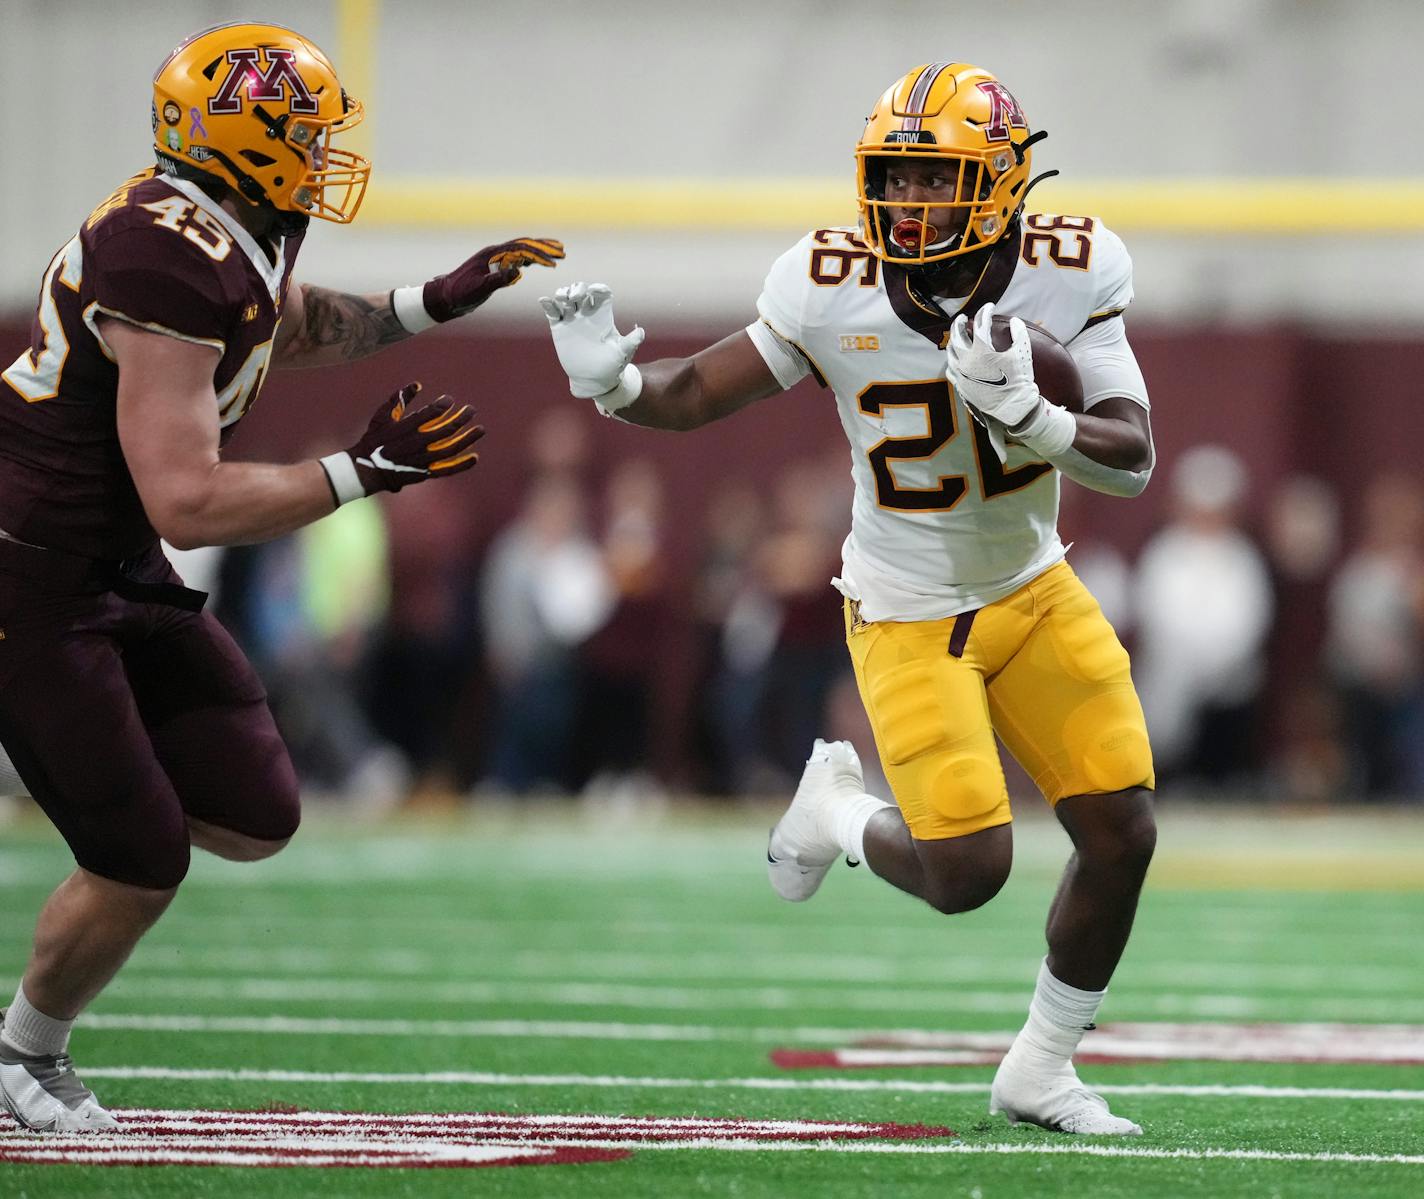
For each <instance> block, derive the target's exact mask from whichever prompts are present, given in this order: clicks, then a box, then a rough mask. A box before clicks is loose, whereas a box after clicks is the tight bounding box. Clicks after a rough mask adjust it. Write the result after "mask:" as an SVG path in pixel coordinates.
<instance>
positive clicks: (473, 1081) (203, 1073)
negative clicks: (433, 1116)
mask: <svg viewBox="0 0 1424 1199" xmlns="http://www.w3.org/2000/svg"><path fill="white" fill-rule="evenodd" d="M83 1074H84V1077H85V1078H113V1079H121V1080H139V1081H159V1082H269V1083H270V1082H289V1083H311V1084H316V1085H347V1084H353V1083H356V1084H367V1085H371V1086H473V1087H589V1088H594V1089H610V1088H611V1089H628V1090H679V1091H681V1090H693V1091H696V1090H703V1091H719V1090H740V1091H847V1092H872V1091H885V1092H903V1093H907V1094H917V1095H978V1094H987V1093H988V1091H989V1083H988V1081H987V1080H985V1081H983V1082H921V1081H918V1080H914V1079H893V1078H786V1077H776V1076H773V1077H766V1078H755V1077H754V1078H664V1077H656V1076H647V1077H638V1076H624V1075H616V1074H499V1073H491V1072H488V1071H479V1070H449V1071H437V1072H433V1073H425V1074H396V1073H383V1072H379V1071H361V1072H357V1071H345V1072H323V1071H309V1070H227V1069H203V1068H186V1067H178V1066H86V1067H84V1069H83ZM1093 1089H1094V1090H1096V1091H1100V1092H1102V1093H1103V1094H1109V1095H1167V1096H1178V1097H1182V1098H1191V1099H1226V1098H1246V1099H1361V1100H1364V1099H1378V1100H1384V1101H1386V1102H1393V1103H1424V1090H1383V1089H1369V1088H1360V1087H1267V1086H1249V1085H1243V1086H1227V1085H1215V1084H1208V1085H1199V1086H1168V1085H1165V1084H1159V1083H1119V1084H1116V1085H1113V1084H1108V1085H1101V1086H1100V1085H1097V1084H1094V1086H1093Z"/></svg>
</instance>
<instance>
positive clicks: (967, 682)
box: [846, 562, 1154, 841]
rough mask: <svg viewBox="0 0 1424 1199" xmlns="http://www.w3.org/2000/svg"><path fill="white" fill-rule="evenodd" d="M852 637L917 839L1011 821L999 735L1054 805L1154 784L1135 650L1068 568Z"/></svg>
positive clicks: (849, 619)
mask: <svg viewBox="0 0 1424 1199" xmlns="http://www.w3.org/2000/svg"><path fill="white" fill-rule="evenodd" d="M846 642H847V644H848V645H849V647H850V656H851V660H852V661H853V662H854V664H855V677H856V682H857V683H859V685H860V696H861V699H862V701H863V702H864V704H865V710H866V712H867V713H868V714H869V716H870V723H871V727H872V728H873V729H874V730H875V744H876V747H877V748H878V749H879V751H880V761H881V763H882V764H883V766H884V767H885V776H886V778H888V779H889V780H890V786H891V788H892V790H893V791H894V793H895V800H896V802H897V803H898V804H899V805H900V811H901V812H902V813H903V814H904V817H905V823H906V824H907V825H908V826H909V828H910V833H911V835H913V836H914V837H916V838H918V839H920V840H927V841H928V840H943V839H945V838H948V837H962V836H965V835H966V834H968V833H975V832H978V831H979V830H981V829H986V828H992V827H993V826H994V825H998V824H1007V823H1008V822H1009V821H1010V820H1011V819H1012V816H1011V814H1010V812H1009V795H1008V791H1007V789H1006V788H1005V785H1004V770H1003V766H1002V764H1001V763H1000V761H999V754H998V749H997V747H996V745H995V743H994V734H995V733H997V734H998V735H999V737H1000V738H1002V739H1003V742H1004V744H1005V745H1006V746H1007V747H1008V749H1009V752H1010V753H1012V754H1013V755H1014V757H1015V758H1016V759H1017V760H1018V762H1019V763H1020V764H1021V765H1022V766H1023V767H1024V769H1025V770H1026V771H1028V773H1029V775H1030V777H1031V778H1032V779H1033V781H1034V782H1035V783H1036V784H1037V785H1038V788H1039V790H1040V791H1042V792H1043V795H1044V798H1046V799H1047V800H1048V802H1049V803H1050V804H1056V803H1057V802H1058V801H1059V800H1060V799H1063V798H1064V797H1065V796H1069V795H1090V794H1102V793H1106V792H1111V791H1122V790H1125V789H1126V788H1128V787H1149V788H1150V787H1152V786H1153V784H1154V776H1153V773H1152V751H1151V748H1150V747H1149V745H1148V741H1147V725H1146V722H1145V721H1144V719H1143V716H1142V705H1141V704H1140V703H1139V702H1138V699H1137V692H1136V691H1135V690H1134V689H1133V686H1132V677H1131V674H1130V673H1129V664H1128V658H1127V651H1126V650H1124V649H1123V648H1122V644H1121V643H1120V642H1119V641H1118V639H1117V634H1115V633H1114V632H1113V629H1112V626H1111V625H1110V624H1108V622H1107V618H1106V617H1105V616H1103V612H1102V609H1101V608H1100V607H1098V602H1097V600H1095V599H1094V598H1093V597H1092V595H1091V594H1090V593H1089V592H1088V589H1087V588H1086V587H1084V586H1083V584H1082V582H1081V581H1080V580H1079V578H1078V576H1077V575H1076V574H1074V573H1073V570H1072V568H1071V567H1070V566H1069V565H1068V564H1067V563H1066V562H1059V563H1058V564H1057V565H1055V566H1051V567H1050V568H1049V569H1048V570H1046V571H1044V572H1043V573H1042V574H1041V575H1039V576H1038V577H1037V578H1035V579H1033V580H1032V581H1030V582H1029V583H1027V584H1026V585H1024V586H1023V587H1021V588H1019V590H1017V591H1015V592H1014V593H1013V594H1012V595H1009V596H1006V597H1005V598H1003V599H1001V600H998V601H996V602H995V603H992V604H989V605H988V606H987V607H984V608H980V609H979V610H977V611H975V612H966V613H963V614H961V615H959V616H951V617H948V618H947V619H945V620H925V621H909V622H898V621H881V622H878V623H874V624H866V623H863V622H861V621H860V620H858V619H857V616H856V605H855V604H854V603H850V602H848V603H847V604H846Z"/></svg>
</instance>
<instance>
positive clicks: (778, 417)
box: [0, 316, 1424, 558]
mask: <svg viewBox="0 0 1424 1199" xmlns="http://www.w3.org/2000/svg"><path fill="white" fill-rule="evenodd" d="M468 324H469V330H470V331H469V332H468V333H463V334H443V333H439V332H437V333H434V334H427V335H426V336H424V337H422V338H419V339H417V340H414V341H410V342H406V343H403V344H401V345H398V346H395V347H393V348H392V349H390V350H387V351H386V352H385V353H383V354H381V355H380V356H378V357H376V358H373V359H369V360H367V361H365V362H361V363H356V364H354V365H351V366H341V367H330V368H327V369H324V370H317V371H289V372H277V373H275V374H274V375H273V376H272V377H271V378H270V379H269V381H268V383H267V385H266V388H265V390H264V392H263V395H262V398H261V399H260V400H259V402H258V404H257V405H256V407H255V408H254V410H253V411H252V413H251V414H250V415H249V416H248V417H247V419H246V420H245V421H244V423H243V426H242V428H241V429H240V431H239V432H238V434H237V436H236V437H235V438H234V440H233V442H232V445H231V447H230V450H229V452H230V453H232V454H234V455H237V456H241V457H248V458H272V459H277V460H290V459H296V458H300V457H302V456H305V455H307V454H310V453H312V452H314V451H317V450H320V451H322V452H326V451H329V450H331V449H334V448H338V447H340V446H341V445H344V444H348V443H349V442H350V441H352V440H354V438H355V437H356V435H357V434H358V433H359V431H360V429H361V428H362V427H363V425H364V424H365V421H366V420H367V418H368V416H369V414H370V412H371V410H372V409H373V407H374V405H375V403H376V402H377V401H378V400H379V399H380V398H381V397H383V396H384V395H386V394H387V393H388V392H390V391H392V390H394V388H395V387H397V386H398V385H399V384H401V383H403V382H405V381H406V380H408V379H412V378H419V379H420V380H422V382H424V384H425V386H426V388H427V391H426V395H428V396H433V395H435V394H438V392H440V391H442V390H443V391H448V392H451V393H452V394H455V395H457V396H459V397H461V398H462V399H465V398H467V399H472V400H474V401H475V402H476V404H477V405H478V407H479V410H480V413H481V418H482V420H483V421H484V422H485V424H486V425H487V426H488V428H489V434H488V436H487V437H486V440H485V443H484V453H483V454H482V458H481V463H480V466H479V467H478V468H477V469H476V470H475V471H474V472H472V473H471V474H469V475H468V476H466V477H465V478H463V479H460V480H456V481H454V482H452V483H449V484H443V485H441V488H440V495H441V497H442V499H443V500H444V505H442V507H446V506H448V507H446V514H447V516H448V518H449V525H450V526H452V527H454V528H458V529H459V530H460V534H461V536H462V538H463V539H465V542H466V544H467V545H468V546H469V547H470V548H471V549H472V550H474V551H476V552H477V551H478V547H479V546H481V545H482V544H483V543H484V542H485V541H487V540H488V538H489V537H490V535H491V534H492V532H493V531H494V530H496V529H497V528H498V527H499V526H500V525H501V524H502V523H503V522H504V521H505V520H507V519H508V517H509V516H510V515H511V513H512V512H513V510H514V508H515V506H516V505H517V503H518V500H519V498H520V494H521V491H522V486H523V481H524V479H525V477H526V475H527V473H528V468H529V451H528V442H529V437H530V430H531V426H532V425H533V423H534V421H535V420H536V419H537V417H538V416H539V414H540V413H541V412H543V411H544V410H545V409H546V407H547V406H548V405H553V404H576V403H578V402H577V401H574V400H573V399H571V398H570V397H569V395H568V393H567V390H566V387H565V383H564V379H563V375H562V373H561V372H560V370H559V367H558V364H557V362H556V361H555V359H554V355H553V353H552V350H551V347H550V345H549V342H548V340H547V338H546V337H545V336H544V335H543V332H542V330H541V329H539V328H538V327H533V328H531V329H530V330H529V332H528V333H520V334H513V335H510V334H501V335H499V336H483V337H482V336H480V335H479V332H478V318H477V317H476V318H473V319H472V320H471V321H470V322H468ZM726 332H727V330H725V329H717V328H710V329H708V330H707V333H706V335H705V336H679V337H659V336H657V335H656V333H654V334H653V336H651V337H650V338H649V340H648V343H647V345H646V346H645V347H644V349H643V350H642V352H641V353H640V355H639V357H640V358H641V359H642V360H644V361H651V360H652V359H654V358H656V357H660V356H665V355H672V354H680V353H685V352H687V351H690V350H693V349H696V348H698V347H699V346H701V345H705V344H707V343H708V342H709V341H711V340H714V339H715V338H717V337H719V336H722V335H723V334H725V333H726ZM27 337H28V329H27V322H26V320H24V319H16V318H15V317H14V316H12V317H11V318H10V319H8V320H0V361H4V362H8V361H10V360H11V359H12V358H13V357H14V355H15V354H17V353H18V352H19V351H20V350H21V349H23V347H24V345H25V343H26V341H27ZM1132 338H1133V344H1134V346H1135V348H1136V350H1137V354H1138V357H1139V359H1140V360H1141V362H1142V366H1143V370H1144V372H1145V374H1146V376H1147V380H1148V386H1149V389H1150V391H1151V395H1152V402H1153V427H1154V431H1155V434H1156V438H1157V446H1158V452H1159V459H1160V469H1159V473H1158V476H1157V479H1156V481H1154V484H1153V486H1152V487H1150V488H1149V489H1148V491H1147V492H1146V493H1145V494H1144V495H1143V496H1142V497H1140V498H1139V499H1137V500H1133V501H1123V500H1116V499H1112V498H1109V497H1103V496H1097V495H1091V494H1088V495H1083V496H1081V497H1076V499H1077V502H1076V503H1075V504H1074V511H1073V517H1072V526H1073V527H1072V528H1071V529H1070V530H1069V531H1070V532H1072V533H1074V534H1075V535H1089V534H1091V535H1092V536H1094V537H1096V538H1101V539H1103V540H1106V541H1108V542H1111V543H1113V544H1115V545H1117V546H1118V547H1119V548H1121V549H1122V550H1124V551H1125V552H1128V553H1132V552H1135V550H1136V549H1137V547H1138V546H1139V545H1140V544H1141V542H1142V541H1143V539H1144V538H1145V537H1146V536H1147V534H1148V533H1149V532H1150V531H1151V529H1152V528H1153V527H1154V525H1155V524H1156V523H1157V522H1159V521H1160V519H1161V518H1162V515H1163V512H1164V505H1165V501H1166V496H1167V488H1166V487H1165V486H1163V485H1162V484H1163V481H1164V479H1165V475H1166V474H1167V472H1169V471H1170V469H1171V466H1172V463H1173V461H1174V459H1175V457H1176V456H1177V455H1178V454H1179V453H1180V452H1181V451H1182V450H1183V449H1185V448H1187V447H1189V446H1191V445H1194V444H1197V443H1199V442H1203V441H1218V442H1223V443H1225V444H1227V445H1230V446H1231V447H1233V448H1234V449H1235V450H1236V451H1237V452H1238V453H1240V454H1241V455H1242V456H1243V457H1244V458H1245V459H1246V461H1247V462H1248V464H1249V465H1250V467H1251V468H1252V472H1253V487H1252V504H1253V507H1258V506H1259V505H1260V504H1261V503H1262V502H1263V500H1264V498H1265V497H1266V496H1267V495H1268V494H1269V490H1270V488H1271V486H1272V485H1273V484H1274V483H1275V482H1276V481H1277V480H1278V479H1279V478H1280V477H1281V476H1282V475H1283V474H1285V473H1288V472H1290V471H1294V470H1302V471H1308V472H1310V473H1314V474H1318V475H1320V476H1322V477H1323V478H1325V479H1327V480H1328V481H1330V482H1332V483H1334V484H1336V485H1337V487H1338V488H1339V489H1340V492H1341V497H1342V501H1343V502H1344V503H1345V506H1346V511H1347V516H1348V514H1349V513H1350V511H1351V508H1352V504H1353V501H1354V499H1355V498H1356V497H1355V492H1356V490H1357V488H1358V485H1359V483H1360V482H1361V480H1362V479H1364V478H1366V477H1368V475H1369V474H1370V472H1372V471H1378V470H1381V469H1386V468H1403V469H1407V470H1412V469H1414V468H1415V464H1416V459H1417V457H1418V448H1417V447H1419V446H1421V445H1424V404H1421V403H1420V402H1419V400H1418V398H1417V397H1418V391H1419V382H1418V381H1419V380H1420V379H1421V378H1424V338H1410V337H1406V336H1403V335H1401V336H1398V337H1395V338H1391V339H1378V340H1352V339H1349V338H1344V337H1342V338H1327V337H1323V336H1321V335H1319V334H1316V333H1312V332H1308V331H1301V330H1293V329H1288V328H1282V329H1263V330H1257V331H1252V332H1231V333H1228V332H1223V331H1220V330H1213V329H1209V328H1197V329H1191V330H1186V331H1176V330H1172V329H1168V328H1161V327H1151V326H1148V325H1147V324H1145V323H1137V324H1134V325H1133V328H1132ZM832 404H833V401H832V400H831V398H830V396H829V394H828V393H826V392H822V391H820V390H819V389H817V388H816V387H815V386H814V385H813V384H811V383H810V382H806V383H802V384H801V385H800V386H799V387H797V388H796V389H794V390H793V391H791V392H789V393H787V394H785V395H783V396H780V397H776V398H773V399H769V400H766V401H763V402H762V403H760V404H758V405H755V406H753V407H752V408H750V409H747V410H745V411H743V412H741V413H739V414H738V415H736V416H734V417H732V418H730V419H729V420H726V421H723V422H721V423H720V424H716V425H711V426H708V427H706V428H703V429H700V430H697V431H696V432H694V433H691V434H674V433H662V432H654V431H650V430H644V429H635V428H630V427H628V426H625V425H621V424H618V423H616V422H613V421H607V420H603V419H602V418H600V417H597V416H596V415H594V414H593V412H592V410H591V406H589V405H587V404H584V405H582V406H581V407H582V409H583V410H585V411H586V412H587V418H588V426H589V434H590V438H591V444H592V449H593V461H594V476H595V477H594V478H593V479H591V480H590V481H591V482H593V483H594V484H596V483H597V482H598V476H599V474H601V473H605V472H606V468H607V467H610V466H611V465H612V464H614V463H615V462H617V461H620V460H622V459H624V458H628V457H636V456H647V457H652V458H653V459H655V460H656V461H657V462H658V463H659V465H660V466H661V468H662V473H663V478H664V483H665V484H666V486H667V488H668V498H669V504H670V506H671V507H672V509H673V511H674V512H675V513H676V514H678V516H679V517H680V518H685V527H686V528H687V530H688V532H689V534H691V533H693V532H694V531H695V530H696V529H697V528H698V527H700V522H699V521H698V520H697V515H698V512H699V499H700V497H701V496H703V495H704V494H705V493H706V492H707V491H708V490H709V489H711V488H712V487H714V486H715V485H717V484H719V483H721V482H723V481H725V480H728V479H737V478H743V479H746V480H749V481H752V482H756V483H760V484H766V485H769V484H770V483H771V481H772V480H774V478H775V477H776V474H777V472H778V469H779V468H780V467H781V466H782V465H783V464H785V463H787V462H789V461H792V460H794V459H800V458H805V457H808V456H819V455H820V454H822V453H845V452H846V451H845V446H844V440H843V437H842V434H841V431H840V427H839V423H838V421H837V419H836V416H835V414H834V412H833V411H832ZM847 469H849V460H848V459H847ZM389 503H390V509H389V510H390V515H391V518H392V520H393V522H395V523H396V525H397V526H399V525H400V523H401V521H402V513H403V511H404V510H406V509H407V508H409V509H411V511H412V512H413V511H414V510H415V508H416V506H417V504H418V501H415V500H413V499H410V498H409V497H408V496H397V497H392V498H391V500H390V501H389ZM419 506H420V507H422V508H423V507H424V505H419ZM692 540H693V538H692V537H691V536H688V537H685V538H683V539H682V540H681V549H682V550H685V551H687V552H691V551H692V550H693V549H694V548H695V547H694V546H693V545H692V544H691V542H692ZM677 548H678V547H675V553H676V552H677ZM677 557H678V558H681V557H682V555H681V553H678V554H677Z"/></svg>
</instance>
